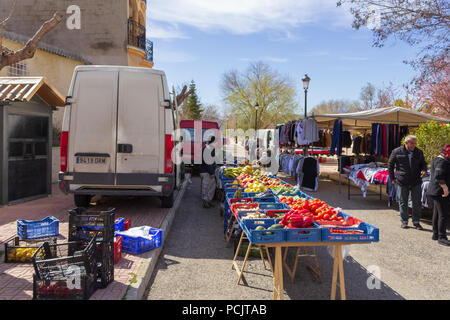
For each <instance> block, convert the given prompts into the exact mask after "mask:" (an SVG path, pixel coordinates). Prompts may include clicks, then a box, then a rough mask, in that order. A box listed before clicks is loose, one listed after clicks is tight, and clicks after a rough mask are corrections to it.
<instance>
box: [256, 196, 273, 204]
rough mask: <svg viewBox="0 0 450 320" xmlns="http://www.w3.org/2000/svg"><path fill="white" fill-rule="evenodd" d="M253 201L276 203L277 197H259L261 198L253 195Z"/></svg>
mask: <svg viewBox="0 0 450 320" xmlns="http://www.w3.org/2000/svg"><path fill="white" fill-rule="evenodd" d="M253 202H257V203H260V204H264V203H277V202H278V199H277V198H275V197H261V198H257V197H254V198H253Z"/></svg>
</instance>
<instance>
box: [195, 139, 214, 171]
mask: <svg viewBox="0 0 450 320" xmlns="http://www.w3.org/2000/svg"><path fill="white" fill-rule="evenodd" d="M205 149H206V146H205V147H203V149H202V164H201V165H200V169H199V172H200V173H209V174H214V173H215V172H216V163H215V162H214V163H212V164H207V163H206V162H205V157H204V156H203V155H204V154H205ZM211 156H212V157H213V158H214V157H215V156H216V149H213V150H212V151H211Z"/></svg>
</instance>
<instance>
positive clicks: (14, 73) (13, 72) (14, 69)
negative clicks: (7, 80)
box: [8, 62, 29, 77]
mask: <svg viewBox="0 0 450 320" xmlns="http://www.w3.org/2000/svg"><path fill="white" fill-rule="evenodd" d="M28 75H29V72H28V68H27V64H26V63H25V62H17V63H14V64H12V65H10V66H9V68H8V76H9V77H26V76H28Z"/></svg>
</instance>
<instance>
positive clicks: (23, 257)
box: [5, 236, 56, 263]
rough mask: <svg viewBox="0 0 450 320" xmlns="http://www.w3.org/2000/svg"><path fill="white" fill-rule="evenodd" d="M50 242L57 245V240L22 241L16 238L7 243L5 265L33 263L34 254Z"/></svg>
mask: <svg viewBox="0 0 450 320" xmlns="http://www.w3.org/2000/svg"><path fill="white" fill-rule="evenodd" d="M45 241H48V242H49V243H51V244H56V238H50V239H41V240H21V239H20V238H19V237H17V236H14V237H12V238H10V239H8V240H7V241H6V242H5V263H32V262H33V260H32V258H33V255H34V253H35V252H36V251H37V250H38V249H39V247H40V246H41V245H42V244H43V243H44V242H45Z"/></svg>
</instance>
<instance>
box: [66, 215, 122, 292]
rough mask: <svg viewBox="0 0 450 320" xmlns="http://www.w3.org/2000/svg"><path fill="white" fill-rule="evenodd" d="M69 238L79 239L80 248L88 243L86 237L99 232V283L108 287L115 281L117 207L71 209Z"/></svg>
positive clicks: (100, 285) (103, 286) (100, 286)
mask: <svg viewBox="0 0 450 320" xmlns="http://www.w3.org/2000/svg"><path fill="white" fill-rule="evenodd" d="M69 215H70V218H69V240H70V241H77V242H78V243H79V246H80V247H79V248H80V249H82V248H83V246H84V245H86V239H89V237H90V236H91V235H92V233H95V232H97V233H98V237H97V241H96V248H97V250H96V255H95V256H96V261H97V283H98V287H99V288H106V287H107V286H108V285H109V284H110V283H111V282H112V281H114V233H115V226H114V222H115V209H114V208H112V209H109V210H107V211H87V210H86V209H85V208H76V209H74V210H70V211H69Z"/></svg>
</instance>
